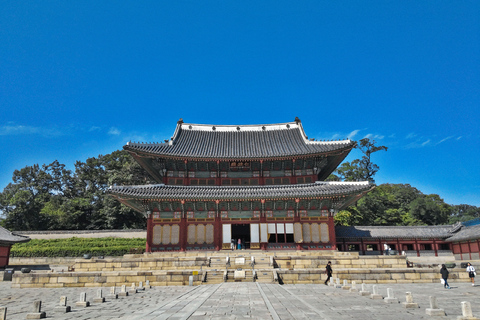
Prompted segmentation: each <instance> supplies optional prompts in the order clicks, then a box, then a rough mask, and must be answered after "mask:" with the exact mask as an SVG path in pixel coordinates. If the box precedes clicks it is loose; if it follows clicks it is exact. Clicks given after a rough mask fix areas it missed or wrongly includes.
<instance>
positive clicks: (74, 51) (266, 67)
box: [0, 0, 480, 206]
mask: <svg viewBox="0 0 480 320" xmlns="http://www.w3.org/2000/svg"><path fill="white" fill-rule="evenodd" d="M0 1H1V3H0V43H1V45H0V143H1V145H2V148H1V151H0V167H1V168H2V169H1V171H0V189H1V190H3V188H4V187H5V186H6V185H7V184H8V183H9V182H10V181H11V177H12V172H13V170H15V169H20V168H22V167H24V166H27V165H33V164H35V163H39V164H43V163H47V164H48V163H51V162H53V161H54V160H58V161H60V162H61V163H64V164H66V165H67V166H68V167H69V168H70V169H73V168H74V162H75V161H76V160H81V161H85V160H86V159H87V158H88V157H93V156H98V155H99V154H107V153H110V152H112V151H114V150H117V149H120V148H122V146H123V145H124V144H125V143H126V142H127V141H129V140H132V141H142V142H160V141H163V140H164V139H168V138H169V137H170V136H171V135H172V134H173V131H174V129H175V125H176V121H177V120H178V119H179V118H183V119H184V120H185V122H191V123H209V124H261V123H278V122H289V121H293V120H294V118H295V117H296V116H298V117H299V118H300V119H301V120H302V123H303V126H304V129H305V131H306V133H307V135H308V136H309V137H312V138H317V139H322V140H323V139H328V140H330V139H344V138H347V137H349V138H352V139H354V140H358V139H361V138H363V137H366V136H368V137H371V138H373V139H375V140H376V141H377V142H378V144H381V145H384V146H387V147H388V148H389V149H388V151H387V152H379V153H376V154H374V156H373V160H374V162H376V163H377V164H378V165H379V166H380V171H379V172H378V174H377V176H376V182H377V184H381V183H387V182H389V183H409V184H411V185H412V186H414V187H416V188H418V189H420V190H421V191H422V192H424V193H427V194H430V193H436V194H439V195H440V196H441V197H442V198H443V199H444V200H445V201H446V202H447V203H450V204H460V203H467V204H472V205H476V206H480V165H479V158H480V151H479V138H480V130H479V122H480V111H479V102H480V2H479V1H343V2H342V1H317V0H316V1H132V2H129V1H121V2H117V1H39V2H22V1H5V0H0ZM359 156H360V154H358V152H355V151H354V152H352V153H351V155H350V156H349V157H348V158H347V160H353V159H355V158H357V157H359Z"/></svg>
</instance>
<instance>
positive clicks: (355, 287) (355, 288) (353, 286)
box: [350, 281, 358, 292]
mask: <svg viewBox="0 0 480 320" xmlns="http://www.w3.org/2000/svg"><path fill="white" fill-rule="evenodd" d="M350 292H358V289H357V283H356V282H355V281H352V287H351V288H350Z"/></svg>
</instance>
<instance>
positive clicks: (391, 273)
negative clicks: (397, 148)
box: [12, 250, 469, 288]
mask: <svg viewBox="0 0 480 320" xmlns="http://www.w3.org/2000/svg"><path fill="white" fill-rule="evenodd" d="M327 261H332V267H333V270H334V277H338V278H340V279H341V280H342V281H343V280H348V281H352V280H355V281H357V282H358V283H360V282H363V283H415V282H420V283H435V282H437V283H439V282H440V273H439V268H438V267H432V268H407V267H406V260H405V257H404V256H359V255H358V253H349V252H337V251H321V252H319V251H277V252H259V251H253V250H251V251H249V250H239V251H220V252H216V251H215V252H187V253H147V254H139V255H125V256H123V257H111V258H108V257H107V258H91V259H75V260H73V261H72V260H69V259H67V260H66V262H69V263H70V265H68V266H66V267H67V270H68V271H66V270H65V269H60V270H58V269H54V268H52V270H51V271H47V270H33V271H32V273H28V274H22V273H19V272H16V273H15V274H14V275H13V281H12V287H14V288H32V287H46V288H57V287H75V286H77V287H101V286H103V287H111V286H121V285H127V286H130V285H131V284H132V283H137V284H138V283H139V282H143V283H146V281H147V280H148V281H150V283H151V284H152V285H154V286H176V285H180V286H181V285H188V284H189V278H190V277H192V280H193V284H194V285H199V284H215V283H222V282H233V281H234V282H261V283H282V284H315V283H322V282H323V281H325V278H326V275H325V274H324V267H325V265H326V263H327ZM24 262H25V261H24ZM42 262H44V263H46V261H45V260H42ZM55 262H56V263H57V264H58V263H60V262H61V261H59V260H58V259H57V260H55ZM450 279H452V280H454V281H464V282H467V281H469V279H468V276H467V274H466V272H464V270H463V269H451V270H450Z"/></svg>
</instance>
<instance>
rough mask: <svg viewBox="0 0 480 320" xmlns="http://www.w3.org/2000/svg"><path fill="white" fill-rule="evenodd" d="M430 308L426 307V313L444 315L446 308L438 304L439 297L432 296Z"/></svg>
mask: <svg viewBox="0 0 480 320" xmlns="http://www.w3.org/2000/svg"><path fill="white" fill-rule="evenodd" d="M429 298H430V308H427V309H425V313H426V314H427V315H429V316H444V315H445V310H443V309H440V308H439V307H438V305H437V297H435V296H430V297H429Z"/></svg>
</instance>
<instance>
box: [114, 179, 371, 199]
mask: <svg viewBox="0 0 480 320" xmlns="http://www.w3.org/2000/svg"><path fill="white" fill-rule="evenodd" d="M373 187H374V186H373V185H372V184H369V183H368V182H319V181H317V182H315V183H310V184H291V185H274V186H233V187H231V186H173V185H164V184H158V185H146V186H114V187H111V188H110V190H109V192H110V194H112V195H113V196H116V197H120V198H137V199H166V200H175V199H185V200H222V199H226V200H230V199H245V200H254V199H284V198H300V199H302V198H310V197H319V196H337V195H338V196H341V195H358V194H360V193H363V192H366V191H369V190H370V189H372V188H373Z"/></svg>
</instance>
